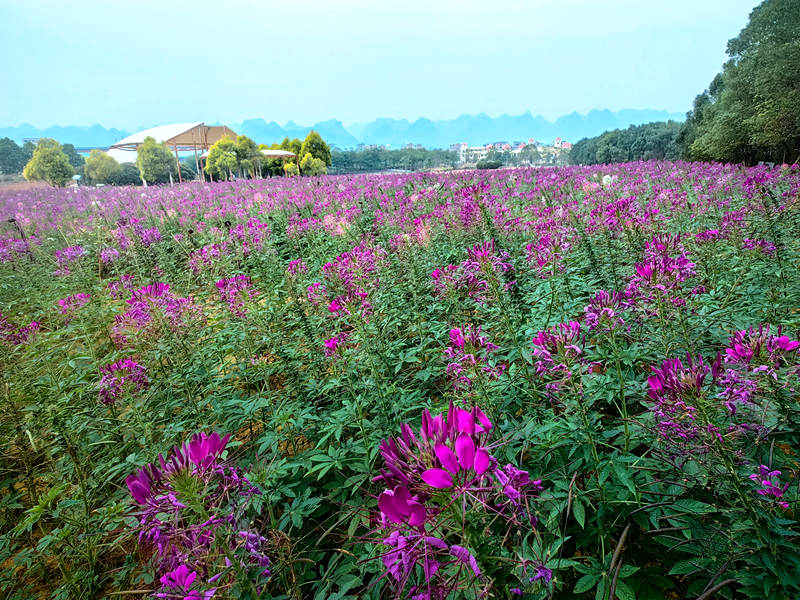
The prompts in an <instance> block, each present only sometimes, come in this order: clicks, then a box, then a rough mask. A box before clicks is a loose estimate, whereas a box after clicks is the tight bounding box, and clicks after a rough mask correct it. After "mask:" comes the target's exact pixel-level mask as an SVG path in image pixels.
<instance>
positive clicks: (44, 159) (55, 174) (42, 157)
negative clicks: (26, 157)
mask: <svg viewBox="0 0 800 600" xmlns="http://www.w3.org/2000/svg"><path fill="white" fill-rule="evenodd" d="M74 173H75V171H74V170H73V168H72V165H70V164H69V159H68V158H67V155H66V154H64V151H63V150H62V149H61V144H59V143H58V142H57V141H55V140H52V139H50V138H41V139H40V140H39V143H38V144H37V145H36V149H35V150H34V151H33V156H32V157H31V159H30V161H28V164H27V165H25V168H24V169H23V171H22V174H23V175H24V176H25V179H27V180H28V181H46V182H47V183H49V184H50V185H52V186H57V187H64V186H65V185H66V183H67V181H69V180H70V179H72V176H73V174H74Z"/></svg>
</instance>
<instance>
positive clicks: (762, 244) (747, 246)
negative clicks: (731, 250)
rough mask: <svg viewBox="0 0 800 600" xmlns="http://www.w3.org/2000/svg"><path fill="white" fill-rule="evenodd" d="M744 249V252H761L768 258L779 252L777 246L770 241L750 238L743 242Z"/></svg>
mask: <svg viewBox="0 0 800 600" xmlns="http://www.w3.org/2000/svg"><path fill="white" fill-rule="evenodd" d="M742 248H743V249H744V250H759V251H761V252H762V253H763V254H766V255H767V256H772V255H773V254H775V251H776V250H777V248H776V246H775V244H773V243H772V242H770V241H768V240H751V239H750V238H744V240H742Z"/></svg>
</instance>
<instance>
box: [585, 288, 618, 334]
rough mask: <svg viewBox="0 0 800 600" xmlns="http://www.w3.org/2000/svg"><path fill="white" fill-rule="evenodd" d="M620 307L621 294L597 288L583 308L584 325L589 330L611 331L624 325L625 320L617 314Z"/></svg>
mask: <svg viewBox="0 0 800 600" xmlns="http://www.w3.org/2000/svg"><path fill="white" fill-rule="evenodd" d="M621 309H622V294H620V293H619V292H607V291H606V290H599V291H598V292H597V293H596V294H595V295H594V296H593V297H592V299H591V300H590V301H589V304H588V305H586V307H585V308H584V309H583V312H584V314H585V317H584V320H585V323H586V327H587V328H588V329H589V331H594V330H596V329H599V330H601V331H612V330H614V329H616V328H617V327H619V326H622V325H624V324H625V320H624V319H623V318H622V317H620V316H619V313H620V311H621Z"/></svg>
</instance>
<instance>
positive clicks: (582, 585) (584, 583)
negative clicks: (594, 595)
mask: <svg viewBox="0 0 800 600" xmlns="http://www.w3.org/2000/svg"><path fill="white" fill-rule="evenodd" d="M599 579H600V574H599V573H591V574H589V575H584V576H583V577H581V578H580V579H578V583H576V584H575V589H574V590H572V593H573V594H583V593H584V592H588V591H589V590H590V589H592V588H593V587H594V586H595V584H596V583H597V581H598V580H599Z"/></svg>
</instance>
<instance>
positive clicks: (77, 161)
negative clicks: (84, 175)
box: [61, 144, 86, 171]
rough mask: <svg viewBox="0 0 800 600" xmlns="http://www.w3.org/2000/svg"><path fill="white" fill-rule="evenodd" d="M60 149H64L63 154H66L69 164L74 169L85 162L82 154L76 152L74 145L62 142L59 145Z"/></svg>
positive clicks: (77, 168)
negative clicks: (62, 143)
mask: <svg viewBox="0 0 800 600" xmlns="http://www.w3.org/2000/svg"><path fill="white" fill-rule="evenodd" d="M61 149H62V150H63V151H64V154H66V155H67V158H68V159H69V164H71V165H72V168H73V169H75V170H76V171H77V170H79V169H80V168H81V167H82V166H83V164H84V163H85V162H86V159H85V158H84V157H83V156H82V155H80V154H78V152H77V151H76V150H75V146H73V145H72V144H64V145H63V146H61Z"/></svg>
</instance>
